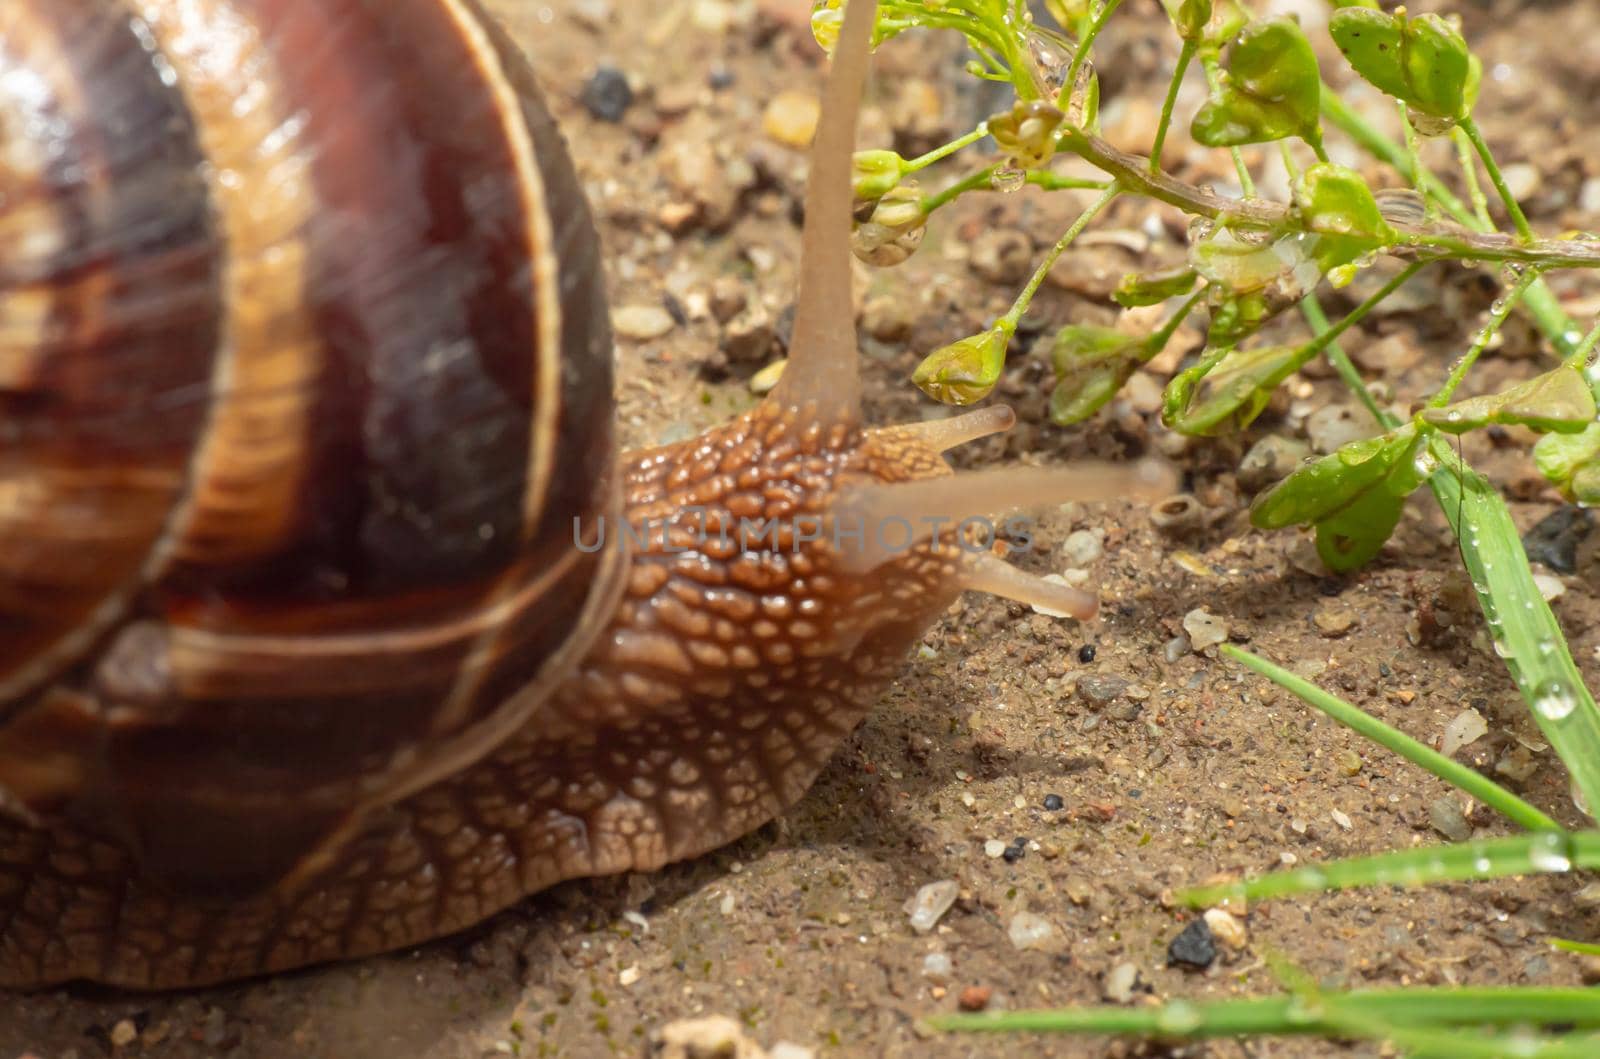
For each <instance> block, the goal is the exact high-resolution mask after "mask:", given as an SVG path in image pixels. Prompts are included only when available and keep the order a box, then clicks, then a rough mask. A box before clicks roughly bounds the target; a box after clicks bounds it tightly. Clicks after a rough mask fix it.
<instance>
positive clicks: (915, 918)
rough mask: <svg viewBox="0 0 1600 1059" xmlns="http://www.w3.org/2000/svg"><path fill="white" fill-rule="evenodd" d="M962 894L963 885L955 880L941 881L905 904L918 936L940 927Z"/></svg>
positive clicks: (920, 890)
mask: <svg viewBox="0 0 1600 1059" xmlns="http://www.w3.org/2000/svg"><path fill="white" fill-rule="evenodd" d="M960 893H961V884H960V883H958V882H956V881H955V880H954V879H940V880H939V881H938V882H931V883H928V884H927V885H925V886H923V887H922V888H921V889H919V890H918V891H917V892H916V894H915V895H914V896H912V898H911V899H910V900H908V901H907V902H906V904H905V912H906V915H907V916H908V917H910V920H911V929H912V930H914V931H916V932H917V933H918V934H926V933H928V932H929V931H930V930H932V929H933V928H934V927H936V926H938V925H939V920H940V919H941V918H943V917H944V914H945V913H946V912H948V911H950V906H951V905H953V904H955V903H956V897H957V895H959V894H960Z"/></svg>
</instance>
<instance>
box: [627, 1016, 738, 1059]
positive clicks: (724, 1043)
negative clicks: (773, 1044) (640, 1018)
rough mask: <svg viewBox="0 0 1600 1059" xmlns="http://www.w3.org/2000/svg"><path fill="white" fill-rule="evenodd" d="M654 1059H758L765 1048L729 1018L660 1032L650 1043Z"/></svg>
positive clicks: (678, 1025) (696, 1021)
mask: <svg viewBox="0 0 1600 1059" xmlns="http://www.w3.org/2000/svg"><path fill="white" fill-rule="evenodd" d="M650 1045H651V1047H650V1055H651V1056H652V1057H654V1059H758V1057H760V1056H761V1055H763V1054H764V1052H763V1050H762V1048H761V1046H760V1045H759V1044H757V1043H756V1042H755V1041H753V1040H751V1039H750V1038H749V1037H748V1036H746V1035H745V1032H744V1027H743V1026H741V1025H740V1024H739V1023H738V1021H737V1020H735V1019H731V1018H729V1017H728V1016H726V1015H707V1016H705V1017H703V1018H693V1019H678V1020H677V1021H675V1022H669V1023H667V1024H666V1025H665V1026H663V1027H661V1029H659V1030H657V1031H656V1033H655V1034H654V1035H653V1036H652V1038H651V1041H650Z"/></svg>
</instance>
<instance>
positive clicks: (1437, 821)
mask: <svg viewBox="0 0 1600 1059" xmlns="http://www.w3.org/2000/svg"><path fill="white" fill-rule="evenodd" d="M1428 822H1429V823H1431V824H1432V825H1433V829H1434V830H1435V831H1437V832H1439V834H1441V835H1443V836H1444V837H1445V838H1448V839H1449V840H1450V841H1452V842H1465V841H1466V840H1467V839H1469V838H1471V837H1472V825H1471V824H1469V823H1467V817H1466V814H1465V813H1463V812H1462V811H1461V804H1460V803H1459V802H1457V801H1456V800H1455V799H1454V798H1452V797H1450V795H1448V794H1442V795H1440V796H1439V797H1437V798H1435V799H1434V800H1433V801H1431V802H1429V803H1428Z"/></svg>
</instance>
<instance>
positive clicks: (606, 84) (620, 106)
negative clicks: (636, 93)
mask: <svg viewBox="0 0 1600 1059" xmlns="http://www.w3.org/2000/svg"><path fill="white" fill-rule="evenodd" d="M578 102H580V103H582V104H583V106H584V109H586V110H588V112H589V113H590V114H593V115H594V116H595V117H597V118H599V119H600V120H601V121H610V122H618V121H621V120H622V116H623V115H624V114H626V113H627V112H628V107H629V106H631V105H632V104H633V88H632V87H631V86H630V85H629V84H628V75H627V74H624V73H623V72H622V71H621V70H619V69H617V68H616V67H615V66H601V67H597V68H596V69H595V72H594V74H593V75H591V76H590V78H589V80H588V81H586V82H585V83H584V86H583V90H582V91H581V92H579V93H578Z"/></svg>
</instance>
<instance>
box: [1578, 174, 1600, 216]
mask: <svg viewBox="0 0 1600 1059" xmlns="http://www.w3.org/2000/svg"><path fill="white" fill-rule="evenodd" d="M1578 208H1579V209H1580V210H1582V211H1583V212H1584V213H1596V214H1600V177H1590V178H1589V179H1588V180H1585V181H1584V182H1583V186H1582V187H1581V188H1579V189H1578Z"/></svg>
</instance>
